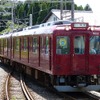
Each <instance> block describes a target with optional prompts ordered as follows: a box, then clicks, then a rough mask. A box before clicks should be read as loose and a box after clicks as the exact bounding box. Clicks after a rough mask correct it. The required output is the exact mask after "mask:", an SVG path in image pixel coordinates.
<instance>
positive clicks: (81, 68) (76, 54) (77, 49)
mask: <svg viewBox="0 0 100 100" xmlns="http://www.w3.org/2000/svg"><path fill="white" fill-rule="evenodd" d="M86 40H87V39H86V35H74V34H73V36H72V53H71V56H72V70H71V71H72V73H74V74H76V75H77V74H82V73H85V72H86V60H87V59H86V45H88V44H87V42H86Z"/></svg>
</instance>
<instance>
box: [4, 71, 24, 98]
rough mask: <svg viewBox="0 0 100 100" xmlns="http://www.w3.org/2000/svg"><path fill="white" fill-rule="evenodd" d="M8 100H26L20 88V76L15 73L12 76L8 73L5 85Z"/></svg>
mask: <svg viewBox="0 0 100 100" xmlns="http://www.w3.org/2000/svg"><path fill="white" fill-rule="evenodd" d="M5 87H6V88H5V91H6V92H5V93H6V95H5V98H6V100H13V99H14V100H26V98H25V96H24V94H23V91H22V89H21V86H20V82H19V76H18V75H17V74H16V72H14V73H13V74H12V75H11V73H8V76H7V79H6V85H5Z"/></svg>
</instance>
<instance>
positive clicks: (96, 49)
mask: <svg viewBox="0 0 100 100" xmlns="http://www.w3.org/2000/svg"><path fill="white" fill-rule="evenodd" d="M89 53H90V54H100V36H91V37H90V46H89Z"/></svg>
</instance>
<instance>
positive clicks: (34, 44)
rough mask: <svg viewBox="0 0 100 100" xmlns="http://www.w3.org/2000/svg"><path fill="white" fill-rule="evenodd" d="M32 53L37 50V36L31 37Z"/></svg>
mask: <svg viewBox="0 0 100 100" xmlns="http://www.w3.org/2000/svg"><path fill="white" fill-rule="evenodd" d="M32 51H33V52H34V53H37V52H38V39H37V38H33V50H32Z"/></svg>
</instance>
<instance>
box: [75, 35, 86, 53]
mask: <svg viewBox="0 0 100 100" xmlns="http://www.w3.org/2000/svg"><path fill="white" fill-rule="evenodd" d="M84 51H85V37H84V36H75V38H74V53H75V54H84Z"/></svg>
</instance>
